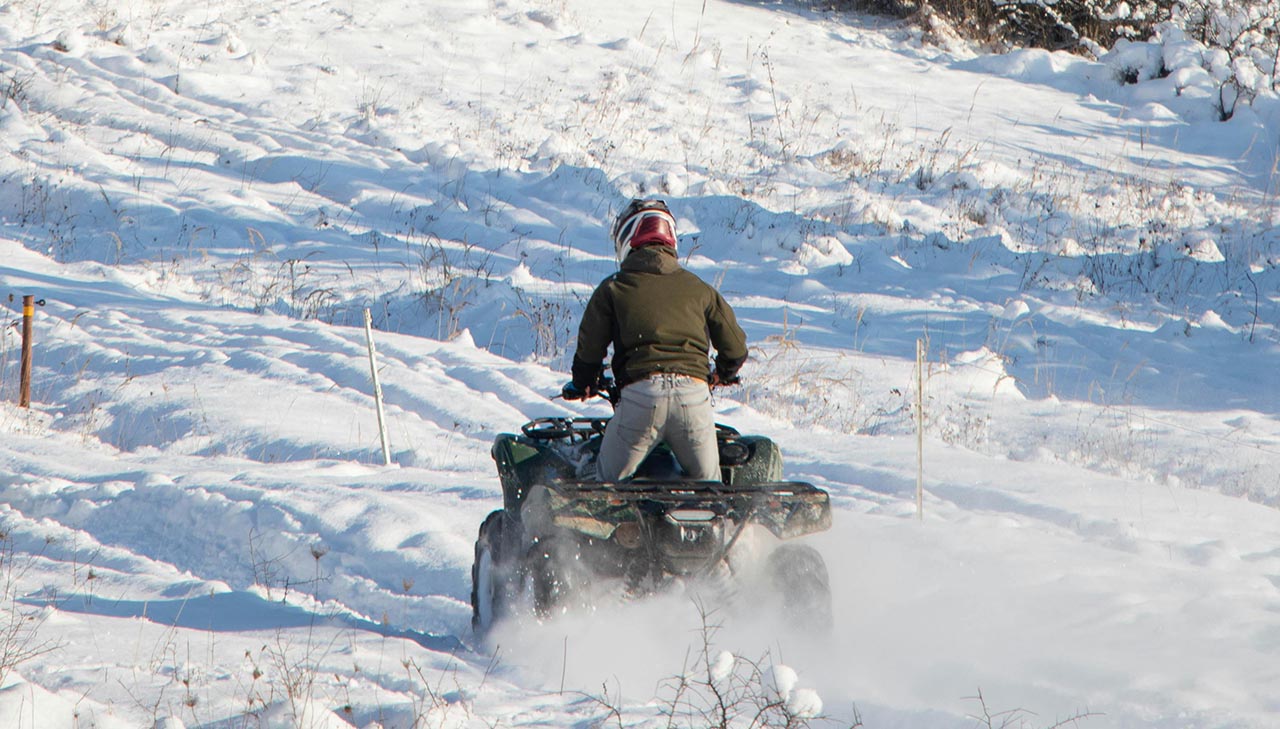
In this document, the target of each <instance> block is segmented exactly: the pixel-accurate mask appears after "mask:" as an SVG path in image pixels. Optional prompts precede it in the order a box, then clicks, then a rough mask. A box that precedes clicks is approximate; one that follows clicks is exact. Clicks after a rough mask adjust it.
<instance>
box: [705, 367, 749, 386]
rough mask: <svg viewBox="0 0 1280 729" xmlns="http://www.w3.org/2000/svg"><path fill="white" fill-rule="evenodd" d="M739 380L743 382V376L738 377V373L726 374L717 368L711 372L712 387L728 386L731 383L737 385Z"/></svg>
mask: <svg viewBox="0 0 1280 729" xmlns="http://www.w3.org/2000/svg"><path fill="white" fill-rule="evenodd" d="M739 382H742V378H740V377H738V375H737V374H736V373H735V374H732V375H726V374H723V373H721V372H720V370H716V371H715V372H712V373H711V379H710V383H711V386H712V387H728V386H729V385H736V384H738V383H739Z"/></svg>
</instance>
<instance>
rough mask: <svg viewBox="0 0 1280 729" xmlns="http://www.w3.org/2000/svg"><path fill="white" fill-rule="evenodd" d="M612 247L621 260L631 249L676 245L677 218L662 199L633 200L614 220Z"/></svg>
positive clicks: (673, 246)
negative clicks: (656, 245)
mask: <svg viewBox="0 0 1280 729" xmlns="http://www.w3.org/2000/svg"><path fill="white" fill-rule="evenodd" d="M610 236H611V237H612V238H613V248H614V251H615V252H616V253H617V254H618V263H622V261H623V259H625V258H626V257H627V254H629V253H630V252H631V251H633V250H635V249H636V248H640V247H642V246H646V245H649V244H650V243H660V244H662V245H667V246H671V248H672V250H674V249H675V247H676V219H675V216H673V215H672V214H671V211H670V210H669V209H668V208H667V203H666V202H664V201H662V200H640V199H635V200H632V201H631V202H630V203H629V204H628V205H627V207H625V208H623V210H622V212H621V213H618V217H617V219H616V220H614V221H613V230H612V231H610Z"/></svg>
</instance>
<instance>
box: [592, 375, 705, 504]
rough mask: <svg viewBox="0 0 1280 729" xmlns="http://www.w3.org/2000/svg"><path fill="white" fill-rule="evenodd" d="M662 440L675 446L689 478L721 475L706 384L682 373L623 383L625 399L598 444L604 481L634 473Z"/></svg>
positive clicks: (598, 471) (599, 470)
mask: <svg viewBox="0 0 1280 729" xmlns="http://www.w3.org/2000/svg"><path fill="white" fill-rule="evenodd" d="M660 440H661V441H666V443H667V445H669V446H670V447H671V451H672V452H673V453H674V454H675V456H676V460H677V461H679V462H680V467H681V468H683V469H684V472H685V475H686V477H688V478H691V479H695V480H698V481H719V480H720V449H719V448H718V447H717V445H716V421H715V413H714V412H713V411H712V409H711V390H710V388H708V387H707V383H705V382H703V381H702V380H699V379H697V378H694V377H686V376H684V375H654V376H652V377H650V378H648V379H645V380H639V381H637V382H633V383H631V384H629V385H627V386H626V387H624V388H622V400H621V402H619V403H618V407H617V409H616V410H615V411H614V413H613V419H612V420H610V421H609V427H608V428H607V429H606V430H605V431H604V441H603V442H602V443H601V444H600V457H599V459H598V460H597V461H596V472H597V473H598V475H599V478H600V480H601V481H618V480H620V479H624V478H628V477H630V476H631V475H632V474H634V473H635V471H636V468H637V467H639V465H640V462H641V461H643V460H644V458H645V456H647V455H649V452H650V451H652V450H653V447H654V446H655V445H657V444H658V441H660Z"/></svg>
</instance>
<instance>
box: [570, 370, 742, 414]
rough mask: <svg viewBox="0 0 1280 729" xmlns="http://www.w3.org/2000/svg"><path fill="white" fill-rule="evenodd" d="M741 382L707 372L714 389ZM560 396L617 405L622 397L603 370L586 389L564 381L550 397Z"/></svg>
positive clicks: (618, 388) (733, 378)
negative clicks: (555, 393) (600, 400)
mask: <svg viewBox="0 0 1280 729" xmlns="http://www.w3.org/2000/svg"><path fill="white" fill-rule="evenodd" d="M739 384H742V378H741V377H739V376H738V375H736V374H735V375H732V376H730V377H724V376H723V375H721V374H720V372H719V371H718V370H712V371H711V372H709V373H707V387H710V388H712V389H715V388H717V387H729V386H731V385H739ZM555 397H562V398H564V399H565V400H590V399H591V398H593V397H599V398H603V399H605V400H608V401H609V404H610V405H613V406H614V407H617V406H618V402H619V401H620V400H621V399H622V386H621V385H619V384H618V383H617V381H616V380H614V379H613V378H612V377H610V376H608V375H606V374H604V373H603V372H602V373H601V374H600V376H599V377H597V378H596V383H595V385H593V386H592V387H589V388H587V389H586V390H582V389H579V388H578V387H577V386H576V385H574V384H573V382H572V381H570V382H566V383H565V384H564V387H562V388H560V394H559V395H558V396H554V397H552V399H553V400H554V399H555Z"/></svg>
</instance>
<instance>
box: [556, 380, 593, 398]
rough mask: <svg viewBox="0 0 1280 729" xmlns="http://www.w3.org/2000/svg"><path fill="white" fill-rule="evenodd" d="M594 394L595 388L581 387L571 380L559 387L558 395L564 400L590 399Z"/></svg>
mask: <svg viewBox="0 0 1280 729" xmlns="http://www.w3.org/2000/svg"><path fill="white" fill-rule="evenodd" d="M595 394H596V392H595V388H592V387H587V388H581V387H578V386H577V385H575V384H573V383H572V382H566V383H565V385H564V387H562V388H560V397H563V398H564V399H566V400H590V399H591V398H592V397H593V396H594V395H595Z"/></svg>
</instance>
